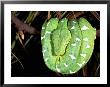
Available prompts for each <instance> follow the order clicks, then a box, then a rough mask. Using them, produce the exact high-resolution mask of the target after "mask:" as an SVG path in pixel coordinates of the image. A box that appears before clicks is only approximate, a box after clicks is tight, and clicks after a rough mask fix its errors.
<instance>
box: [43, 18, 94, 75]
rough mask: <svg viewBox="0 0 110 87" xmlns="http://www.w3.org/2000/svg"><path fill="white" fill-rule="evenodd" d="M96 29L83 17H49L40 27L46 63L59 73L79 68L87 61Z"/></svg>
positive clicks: (74, 70)
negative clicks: (69, 18)
mask: <svg viewBox="0 0 110 87" xmlns="http://www.w3.org/2000/svg"><path fill="white" fill-rule="evenodd" d="M95 38H96V29H95V28H93V27H92V25H91V24H90V23H89V22H88V21H87V20H86V19H85V18H83V17H81V18H79V19H74V20H68V19H67V18H63V19H61V20H59V19H57V18H51V19H50V20H49V21H47V22H45V23H44V24H43V26H42V30H41V44H42V53H43V59H44V62H45V64H46V66H47V67H48V68H49V69H50V70H52V71H55V72H58V73H61V74H73V73H76V72H78V71H79V70H80V69H81V68H82V67H84V65H86V64H87V62H88V61H89V59H90V57H91V55H92V53H93V49H94V40H95Z"/></svg>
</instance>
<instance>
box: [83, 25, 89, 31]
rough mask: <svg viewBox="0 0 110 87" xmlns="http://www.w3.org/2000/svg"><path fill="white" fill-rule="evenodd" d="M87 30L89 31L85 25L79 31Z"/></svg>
mask: <svg viewBox="0 0 110 87" xmlns="http://www.w3.org/2000/svg"><path fill="white" fill-rule="evenodd" d="M87 29H89V28H88V27H87V26H85V25H84V26H83V27H82V28H81V30H87Z"/></svg>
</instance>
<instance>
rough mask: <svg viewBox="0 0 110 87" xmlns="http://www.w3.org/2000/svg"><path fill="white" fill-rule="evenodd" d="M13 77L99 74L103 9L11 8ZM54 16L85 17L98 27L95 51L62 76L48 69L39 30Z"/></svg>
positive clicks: (95, 75)
mask: <svg viewBox="0 0 110 87" xmlns="http://www.w3.org/2000/svg"><path fill="white" fill-rule="evenodd" d="M11 15H12V16H11V20H12V21H11V75H12V76H26V77H27V76H31V77H35V76H38V77H39V76H40V77H41V76H47V77H49V76H51V77H54V76H70V77H74V76H75V77H82V76H89V77H93V76H94V77H97V76H100V12H96V11H12V12H11ZM52 17H57V18H58V19H62V18H64V17H66V18H68V19H69V20H72V19H76V18H80V17H85V18H86V19H87V20H88V21H89V22H90V23H91V25H92V26H93V27H95V28H96V29H97V37H96V40H95V47H94V52H93V54H92V56H91V59H90V60H89V62H88V63H87V64H86V65H85V67H83V68H82V69H81V70H80V71H79V72H77V73H75V74H71V75H62V74H60V73H56V72H53V71H51V70H49V69H48V68H47V67H46V65H45V63H44V61H43V56H42V47H41V40H40V37H41V36H40V32H41V28H42V25H43V23H44V21H45V20H49V19H50V18H52Z"/></svg>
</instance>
